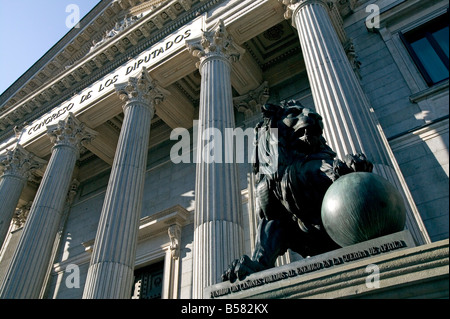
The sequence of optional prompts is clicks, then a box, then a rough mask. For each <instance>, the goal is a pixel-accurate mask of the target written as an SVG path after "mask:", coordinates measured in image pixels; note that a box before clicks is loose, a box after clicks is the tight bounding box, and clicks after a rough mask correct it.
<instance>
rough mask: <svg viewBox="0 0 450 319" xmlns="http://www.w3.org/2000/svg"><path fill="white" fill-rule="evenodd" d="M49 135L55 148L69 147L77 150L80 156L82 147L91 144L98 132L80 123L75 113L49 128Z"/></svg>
mask: <svg viewBox="0 0 450 319" xmlns="http://www.w3.org/2000/svg"><path fill="white" fill-rule="evenodd" d="M47 135H48V136H49V137H50V140H51V142H52V143H53V144H54V146H53V147H56V146H63V145H64V146H69V147H72V148H75V149H76V150H77V155H79V154H78V153H79V150H80V147H81V146H84V145H86V144H87V143H89V142H90V141H91V139H93V138H94V137H95V136H96V135H97V132H95V131H94V130H92V129H90V128H89V127H87V126H86V125H85V124H84V123H82V122H80V121H79V120H78V119H77V118H76V117H75V115H74V114H73V113H69V116H68V117H67V118H66V119H64V120H61V121H59V122H58V123H57V124H54V125H49V126H47Z"/></svg>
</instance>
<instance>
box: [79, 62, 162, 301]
mask: <svg viewBox="0 0 450 319" xmlns="http://www.w3.org/2000/svg"><path fill="white" fill-rule="evenodd" d="M116 90H117V93H118V94H119V96H120V97H121V99H122V100H123V101H124V102H125V105H124V107H123V109H124V120H123V124H122V129H121V132H120V136H119V141H118V144H117V149H116V155H115V157H114V162H113V165H112V169H111V175H110V178H109V183H108V188H107V190H106V195H105V201H104V204H103V208H102V212H101V216H100V221H99V225H98V230H97V235H96V238H95V244H94V250H93V253H92V258H91V263H90V266H89V271H88V276H87V279H86V285H85V288H84V294H83V298H86V299H129V298H131V288H132V284H133V276H134V263H135V257H136V245H137V234H138V227H139V219H140V217H141V211H142V196H143V190H144V178H145V170H146V165H147V153H148V141H149V136H150V122H151V119H152V117H153V115H154V112H155V104H157V103H159V102H160V101H162V100H163V98H164V94H167V92H165V90H163V89H162V88H160V87H158V86H157V85H156V83H155V81H153V80H152V79H151V78H150V76H149V75H148V72H147V70H146V69H145V68H143V69H142V71H141V73H140V74H139V76H138V77H130V79H129V80H128V82H126V83H122V84H116Z"/></svg>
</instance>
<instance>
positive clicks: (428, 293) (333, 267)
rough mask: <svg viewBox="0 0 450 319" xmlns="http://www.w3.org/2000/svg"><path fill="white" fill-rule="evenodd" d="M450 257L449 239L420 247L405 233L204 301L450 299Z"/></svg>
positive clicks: (277, 271) (218, 289)
mask: <svg viewBox="0 0 450 319" xmlns="http://www.w3.org/2000/svg"><path fill="white" fill-rule="evenodd" d="M448 254H449V250H448V239H447V240H444V241H441V242H436V243H432V244H428V245H422V246H418V247H415V245H414V242H413V240H412V238H411V236H410V234H409V233H408V232H407V231H403V232H399V233H395V234H392V235H388V236H384V237H380V238H376V239H373V240H369V241H366V242H363V243H359V244H356V245H352V246H348V247H345V248H342V249H337V250H335V251H331V252H329V253H326V254H322V255H318V256H314V257H311V258H307V259H303V260H300V261H296V262H293V263H291V264H288V265H284V266H281V267H277V268H272V269H268V270H265V271H261V272H258V273H255V274H252V275H250V276H248V277H247V278H246V279H244V280H243V281H236V282H235V283H230V282H224V283H220V284H217V285H214V286H211V287H208V288H206V289H205V298H212V299H246V298H258V299H304V298H309V299H334V298H377V299H379V298H389V299H392V298H396V299H400V298H448V291H449V289H448V287H449V286H448V283H449V281H448V277H449V272H448V266H449V255H448Z"/></svg>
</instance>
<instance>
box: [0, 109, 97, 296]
mask: <svg viewBox="0 0 450 319" xmlns="http://www.w3.org/2000/svg"><path fill="white" fill-rule="evenodd" d="M47 134H48V135H49V136H50V139H51V140H52V143H53V144H54V146H53V148H52V155H51V157H50V161H49V162H48V165H47V169H46V170H45V173H44V176H43V177H42V181H41V184H40V185H39V189H38V191H37V193H36V197H35V198H34V201H33V204H32V205H31V208H30V213H29V215H28V219H27V222H26V223H25V227H24V229H23V233H22V236H21V237H20V240H19V243H18V245H17V248H16V251H15V253H14V256H13V258H12V260H11V263H10V266H9V268H8V270H7V273H6V276H5V279H4V281H3V283H2V285H1V287H0V297H1V298H18V299H23V298H33V299H34V298H38V297H39V293H40V291H41V289H42V286H43V284H44V279H45V276H46V273H47V270H48V267H49V262H50V259H51V254H52V248H53V244H54V241H55V237H56V234H57V232H58V228H59V224H60V221H61V216H62V213H63V208H64V203H65V200H66V197H67V194H68V191H69V186H70V183H71V181H72V174H73V170H74V168H75V162H76V160H77V158H78V156H79V147H80V146H81V145H82V144H83V145H84V144H85V143H86V142H88V141H89V140H90V139H91V138H92V137H93V136H94V135H95V132H94V131H92V130H91V129H89V128H87V127H85V126H84V125H83V124H82V123H80V122H79V121H78V120H77V119H76V118H75V117H74V115H73V114H72V113H70V114H69V116H68V117H67V118H66V119H65V120H64V121H59V123H58V124H55V125H51V126H48V131H47Z"/></svg>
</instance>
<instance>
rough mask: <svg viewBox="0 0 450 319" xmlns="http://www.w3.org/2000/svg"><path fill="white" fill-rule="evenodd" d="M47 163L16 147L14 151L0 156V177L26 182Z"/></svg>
mask: <svg viewBox="0 0 450 319" xmlns="http://www.w3.org/2000/svg"><path fill="white" fill-rule="evenodd" d="M46 163H47V162H46V161H44V160H43V159H40V158H39V157H37V156H36V155H34V154H32V153H30V152H28V151H27V150H25V149H24V148H23V147H22V146H21V145H17V146H16V147H15V148H14V150H7V151H6V153H5V154H4V155H1V156H0V175H1V174H2V173H3V175H10V176H15V177H18V178H21V179H23V180H24V181H26V180H27V179H29V178H30V177H31V175H32V174H33V173H34V172H35V171H36V170H38V169H41V168H43V167H44V166H45V164H46Z"/></svg>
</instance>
